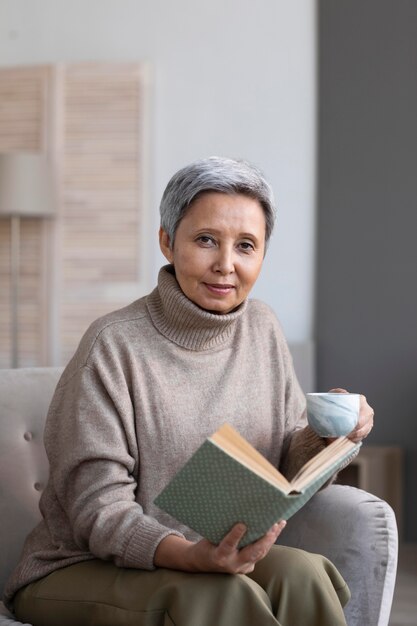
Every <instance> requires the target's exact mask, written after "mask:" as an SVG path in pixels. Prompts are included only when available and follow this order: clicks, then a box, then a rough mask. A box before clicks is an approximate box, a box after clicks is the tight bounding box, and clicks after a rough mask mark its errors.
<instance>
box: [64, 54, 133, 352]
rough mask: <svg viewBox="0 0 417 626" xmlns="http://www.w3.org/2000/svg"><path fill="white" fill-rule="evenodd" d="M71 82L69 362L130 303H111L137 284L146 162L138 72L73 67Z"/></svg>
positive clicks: (67, 127) (67, 146) (67, 141)
mask: <svg viewBox="0 0 417 626" xmlns="http://www.w3.org/2000/svg"><path fill="white" fill-rule="evenodd" d="M64 76H65V78H64V85H65V94H64V117H65V124H64V142H63V143H64V150H65V157H64V162H63V181H62V184H63V206H62V214H61V220H62V222H61V225H62V238H61V254H62V259H61V262H62V270H61V273H62V296H61V342H62V358H63V361H66V360H67V359H68V358H69V357H70V356H71V355H72V353H73V351H74V349H75V347H76V345H77V344H78V341H79V339H80V337H81V335H82V333H83V332H84V330H85V329H86V328H87V326H88V325H89V324H90V322H91V321H92V320H94V319H95V318H96V317H98V316H100V315H103V314H104V313H106V312H108V311H110V310H113V309H115V308H118V307H120V306H123V305H125V304H127V302H128V301H129V297H127V298H126V299H125V300H120V297H118V298H114V297H111V296H109V289H107V287H111V285H114V284H117V283H128V282H136V281H137V280H138V266H139V262H138V247H139V246H138V234H139V217H140V209H141V207H140V206H139V185H140V180H139V175H140V159H141V158H142V155H140V154H139V134H140V115H141V84H140V81H141V75H140V68H139V65H138V64H75V65H69V66H66V68H65V74H64ZM98 285H100V287H101V289H98V288H97V286H98ZM110 292H111V289H110ZM118 295H119V296H120V294H118Z"/></svg>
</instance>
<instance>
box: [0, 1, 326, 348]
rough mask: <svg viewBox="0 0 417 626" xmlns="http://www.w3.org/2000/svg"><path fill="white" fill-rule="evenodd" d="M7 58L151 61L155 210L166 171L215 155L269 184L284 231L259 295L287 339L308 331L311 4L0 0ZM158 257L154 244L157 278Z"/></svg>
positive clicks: (3, 57)
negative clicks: (248, 164) (254, 171)
mask: <svg viewBox="0 0 417 626" xmlns="http://www.w3.org/2000/svg"><path fill="white" fill-rule="evenodd" d="M0 24H1V31H0V63H1V65H5V66H7V65H15V64H34V63H45V62H48V63H49V62H70V61H78V60H80V61H81V60H92V61H94V60H123V61H129V60H137V59H141V60H143V59H145V60H148V61H149V64H150V68H151V75H152V84H151V86H150V108H151V117H150V128H149V136H150V162H149V194H148V197H149V210H150V211H151V212H152V215H153V224H152V229H153V231H154V232H152V233H151V236H152V237H155V244H156V231H157V227H158V217H157V208H158V205H159V199H160V196H161V194H162V191H163V189H164V187H165V184H166V183H167V181H168V178H169V177H170V176H171V174H173V173H174V171H176V170H177V169H178V168H179V167H181V166H182V165H184V164H185V163H187V162H189V161H190V160H193V159H195V158H199V157H201V156H207V155H210V154H224V155H230V156H236V157H243V158H247V159H249V160H251V161H254V162H255V163H257V164H258V165H259V166H260V167H261V168H262V169H263V170H264V172H265V174H266V175H267V177H268V178H269V180H270V181H271V183H272V185H273V187H274V190H275V193H276V196H277V201H278V207H279V219H278V224H277V230H276V233H275V236H274V239H273V242H272V244H271V247H270V250H269V252H268V257H267V262H266V265H265V268H264V271H263V274H262V276H261V278H260V282H259V284H258V286H257V288H256V292H255V295H257V296H258V297H261V298H263V299H264V300H266V301H267V302H269V303H270V304H271V305H272V306H273V308H274V309H275V310H276V312H277V313H278V315H279V317H280V319H281V321H282V323H283V325H284V328H285V330H286V333H287V336H288V338H289V339H290V340H292V341H303V340H305V339H311V338H312V310H313V259H314V237H313V230H314V194H315V191H314V187H315V185H314V157H315V28H314V26H315V6H314V2H313V0H299V1H298V2H288V1H285V0H260V2H256V3H255V2H249V1H248V0H211V1H210V2H195V0H176V1H175V2H167V1H166V0H88V2H86V1H85V0H71V2H68V0H31V2H27V1H26V0H0ZM161 263H162V256H161V255H160V254H159V252H158V250H157V246H156V245H155V246H154V247H153V251H152V264H151V265H152V271H151V277H150V283H152V284H153V282H154V280H155V278H156V275H157V270H158V268H159V266H160V264H161Z"/></svg>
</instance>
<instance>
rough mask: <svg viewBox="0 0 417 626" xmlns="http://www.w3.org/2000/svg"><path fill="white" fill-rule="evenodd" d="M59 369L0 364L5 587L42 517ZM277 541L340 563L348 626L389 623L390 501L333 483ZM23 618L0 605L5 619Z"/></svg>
mask: <svg viewBox="0 0 417 626" xmlns="http://www.w3.org/2000/svg"><path fill="white" fill-rule="evenodd" d="M60 373H61V370H60V369H59V368H36V369H20V370H0V592H1V593H2V590H3V586H4V583H5V581H6V579H7V577H8V575H9V573H10V571H11V570H12V568H13V566H14V564H15V563H16V562H17V560H18V556H19V552H20V549H21V547H22V544H23V541H24V538H25V536H26V535H27V533H28V532H29V530H30V529H31V528H32V527H33V526H34V524H35V523H36V522H37V520H38V519H39V517H40V514H39V511H38V500H39V495H40V493H41V490H42V487H43V485H45V481H46V479H47V475H48V467H47V461H46V456H45V452H44V449H43V443H42V431H43V426H44V421H45V416H46V413H47V409H48V405H49V402H50V399H51V396H52V393H53V390H54V388H55V385H56V383H57V381H58V378H59V375H60ZM280 543H284V544H286V545H293V546H296V547H302V548H304V549H307V550H309V551H311V552H319V553H321V554H324V555H325V556H327V557H328V558H330V559H331V560H332V561H333V562H334V563H335V564H336V565H337V566H338V568H339V569H340V571H341V573H342V574H343V576H344V577H345V579H346V580H347V582H348V584H349V586H350V589H351V591H352V599H351V601H350V602H349V604H348V605H347V608H346V615H347V620H348V624H349V626H365V625H366V626H387V624H388V620H389V613H390V609H391V602H392V595H393V589H394V582H395V574H396V565H397V528H396V523H395V518H394V514H393V512H392V510H391V509H390V507H389V506H388V505H387V504H386V503H385V502H382V501H381V500H379V499H378V498H376V497H374V496H371V495H370V494H368V493H366V492H364V491H360V490H359V489H355V488H353V487H346V486H342V485H334V486H331V487H329V488H327V489H325V490H324V491H322V492H320V493H318V494H316V495H315V496H314V497H313V499H312V500H311V501H310V502H309V503H308V504H307V505H306V506H305V507H304V508H303V509H302V510H301V511H299V512H298V513H297V514H296V515H295V516H294V517H293V518H292V519H291V520H290V521H289V522H288V525H287V527H286V529H285V530H284V533H283V534H282V535H281V538H280ZM18 623H19V622H16V621H14V620H13V618H12V616H11V615H10V614H8V613H7V611H6V609H5V608H4V607H2V606H0V626H12V624H14V625H15V624H18ZM57 626H59V625H58V624H57ZM74 626H76V625H74Z"/></svg>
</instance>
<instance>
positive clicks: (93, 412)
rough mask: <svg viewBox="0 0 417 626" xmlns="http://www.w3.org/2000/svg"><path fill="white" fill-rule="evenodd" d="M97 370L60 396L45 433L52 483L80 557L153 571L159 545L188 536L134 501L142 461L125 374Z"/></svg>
mask: <svg viewBox="0 0 417 626" xmlns="http://www.w3.org/2000/svg"><path fill="white" fill-rule="evenodd" d="M98 362H99V363H101V364H100V365H97V363H96V364H86V365H83V366H81V367H79V368H78V369H77V370H76V372H75V373H72V375H67V377H66V379H64V380H63V381H62V382H61V384H60V385H59V386H58V388H57V391H56V394H55V397H54V399H53V402H52V405H51V409H50V413H49V416H48V421H47V427H46V431H45V447H46V450H47V453H48V457H49V461H50V476H51V482H52V485H53V489H54V492H55V496H56V499H57V500H58V502H59V509H60V510H61V511H62V514H63V515H62V517H63V519H65V521H66V525H67V526H68V528H67V531H66V532H67V533H68V535H69V536H71V541H73V542H75V544H76V547H77V548H78V549H80V550H83V551H84V550H85V551H89V552H90V553H92V554H93V555H94V556H96V557H98V558H101V559H105V560H112V561H113V562H114V563H115V564H116V565H118V566H121V567H136V568H141V569H153V567H154V565H153V557H154V552H155V549H156V547H157V545H158V544H159V542H160V541H161V540H162V539H163V538H164V537H165V536H167V535H169V534H175V535H178V536H181V537H182V536H183V535H181V533H178V532H177V531H175V530H172V529H170V528H167V527H165V526H163V525H161V524H160V523H159V522H158V521H157V520H155V519H154V518H152V517H150V516H148V515H146V514H144V511H143V509H142V507H141V506H140V504H139V503H138V502H137V501H136V500H135V494H136V490H137V482H136V477H137V476H138V472H139V469H140V459H139V458H138V445H137V441H136V434H135V421H134V410H133V406H132V402H131V400H130V394H129V388H128V384H127V381H126V380H125V376H124V373H123V371H122V369H121V367H120V366H117V364H116V365H115V364H114V363H112V367H111V368H110V367H107V366H106V364H105V359H101V360H100V361H98ZM45 495H46V494H45ZM47 504H48V503H47V498H46V501H45V502H44V509H45V510H44V511H43V513H44V517H45V519H46V520H47V523H48V522H51V523H50V524H48V525H49V528H50V531H51V533H52V534H54V531H55V533H56V535H57V538H56V541H58V542H59V537H60V534H61V535H62V532H63V527H62V525H61V526H60V527H57V525H56V523H55V526H54V522H53V520H52V519H51V517H49V516H48V507H47ZM48 517H49V519H48Z"/></svg>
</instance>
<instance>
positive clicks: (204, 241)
mask: <svg viewBox="0 0 417 626" xmlns="http://www.w3.org/2000/svg"><path fill="white" fill-rule="evenodd" d="M197 241H198V242H199V243H202V244H203V245H205V246H210V245H212V244H214V239H213V237H209V236H208V235H200V237H199V238H198V239H197Z"/></svg>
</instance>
